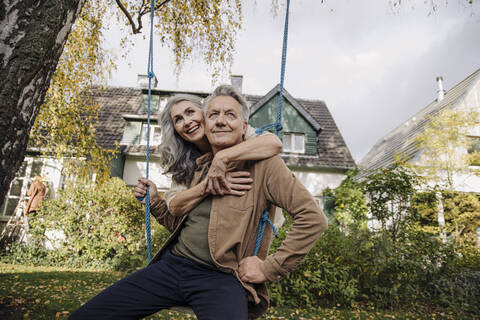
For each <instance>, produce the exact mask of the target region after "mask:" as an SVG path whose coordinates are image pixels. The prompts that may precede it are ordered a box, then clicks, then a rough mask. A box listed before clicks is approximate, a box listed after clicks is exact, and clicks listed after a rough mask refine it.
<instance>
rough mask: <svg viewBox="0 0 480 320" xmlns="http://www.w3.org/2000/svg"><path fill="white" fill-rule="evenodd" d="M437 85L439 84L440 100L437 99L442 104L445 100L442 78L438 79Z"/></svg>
mask: <svg viewBox="0 0 480 320" xmlns="http://www.w3.org/2000/svg"><path fill="white" fill-rule="evenodd" d="M437 83H438V91H437V93H438V98H437V102H440V101H442V100H443V96H444V94H445V90H443V77H442V76H440V77H437Z"/></svg>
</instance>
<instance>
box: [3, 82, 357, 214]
mask: <svg viewBox="0 0 480 320" xmlns="http://www.w3.org/2000/svg"><path fill="white" fill-rule="evenodd" d="M139 80H140V83H141V85H140V87H138V88H125V87H107V88H98V89H97V90H95V91H94V93H93V98H94V100H95V101H96V102H98V103H99V105H100V106H101V111H100V114H99V119H98V120H99V122H98V126H97V139H98V141H99V143H100V144H101V145H102V146H103V147H107V148H117V146H120V152H119V154H118V157H117V158H116V159H115V160H114V161H113V162H112V166H111V175H112V176H116V177H120V178H122V179H123V180H124V181H125V183H126V184H127V185H130V186H133V185H135V184H136V183H137V179H138V177H141V176H145V172H146V159H145V154H146V140H147V139H146V138H147V137H146V135H147V114H146V111H147V99H148V94H147V93H148V91H147V89H146V88H145V80H148V79H147V78H146V76H139ZM232 83H233V84H236V86H237V87H238V88H239V90H241V84H242V77H241V76H233V77H232ZM178 93H189V94H196V95H199V96H202V97H206V96H207V95H208V93H207V92H195V91H175V90H162V89H157V88H154V89H152V96H151V114H152V115H151V130H150V138H151V139H150V141H151V142H150V151H151V152H150V169H149V172H150V179H152V180H153V181H155V182H156V183H157V185H158V189H159V190H160V191H165V190H167V189H168V188H169V187H170V178H169V177H168V176H166V175H164V174H163V173H162V169H161V168H160V165H159V154H158V144H159V142H160V137H161V127H160V126H159V124H158V121H157V119H158V115H159V114H160V112H161V111H162V110H163V108H164V107H165V104H166V101H167V99H168V98H169V97H170V96H172V95H174V94H178ZM245 96H246V98H247V100H248V103H249V104H250V108H251V116H250V124H251V125H252V126H254V127H260V126H262V125H264V124H267V123H272V122H274V116H273V115H275V114H276V110H277V104H278V98H279V86H278V85H277V86H275V87H274V88H273V89H272V90H270V91H269V92H268V93H267V94H265V95H264V96H257V95H248V94H247V95H245ZM282 124H283V131H282V132H281V134H280V138H281V139H282V140H283V144H284V147H283V151H282V154H281V156H282V158H283V159H284V160H285V162H286V163H287V165H288V167H290V169H291V170H292V171H294V172H295V174H296V175H297V177H298V178H299V179H300V180H301V181H302V183H303V184H304V185H305V186H306V187H307V189H308V190H309V191H310V192H311V193H312V195H313V196H314V197H316V198H317V199H318V201H321V195H322V191H323V189H325V188H326V187H330V188H335V187H337V186H338V185H339V184H340V183H341V182H342V181H343V179H344V178H345V176H346V175H345V174H346V172H347V171H348V170H350V169H353V168H354V167H355V163H354V160H353V158H352V156H351V154H350V151H349V150H348V148H347V146H346V144H345V141H344V140H343V137H342V135H341V133H340V131H339V130H338V128H337V126H336V124H335V121H334V120H333V117H332V115H331V114H330V112H329V110H328V108H327V106H326V104H325V103H324V102H323V101H321V100H306V99H298V98H294V97H293V96H292V95H290V94H289V93H288V91H287V90H284V111H283V119H282ZM37 174H38V175H41V176H42V177H44V179H45V180H47V181H48V189H49V190H50V194H49V196H50V197H54V196H55V191H56V190H58V189H59V188H62V185H63V184H64V183H65V177H64V176H63V175H62V164H61V161H60V160H57V159H49V158H44V157H41V156H40V155H39V153H38V152H35V150H28V151H27V156H26V157H25V161H24V163H23V165H22V168H21V169H20V170H19V172H18V173H17V177H16V178H15V180H14V181H13V182H12V186H11V188H10V191H9V193H8V196H7V201H5V202H4V205H3V206H2V208H1V210H0V221H3V223H5V221H8V219H9V217H10V216H11V215H12V214H14V212H17V213H19V212H21V207H22V204H23V203H24V199H25V193H26V191H27V188H28V186H29V184H30V183H31V180H32V178H33V177H34V176H35V175H37ZM15 210H16V211H15Z"/></svg>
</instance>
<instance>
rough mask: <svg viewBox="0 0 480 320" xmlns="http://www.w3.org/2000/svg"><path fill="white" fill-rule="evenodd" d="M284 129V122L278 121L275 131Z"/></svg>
mask: <svg viewBox="0 0 480 320" xmlns="http://www.w3.org/2000/svg"><path fill="white" fill-rule="evenodd" d="M282 130H283V126H282V123H281V122H277V123H276V124H275V131H276V132H280V131H282Z"/></svg>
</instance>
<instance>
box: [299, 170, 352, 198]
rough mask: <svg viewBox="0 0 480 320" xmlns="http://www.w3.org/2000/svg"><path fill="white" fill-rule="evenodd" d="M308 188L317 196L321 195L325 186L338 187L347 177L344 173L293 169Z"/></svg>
mask: <svg viewBox="0 0 480 320" xmlns="http://www.w3.org/2000/svg"><path fill="white" fill-rule="evenodd" d="M292 171H293V172H294V173H295V176H296V177H297V178H298V179H299V180H300V182H302V183H303V185H304V186H305V187H306V188H307V190H308V191H309V192H310V193H311V194H312V195H313V196H315V197H320V196H321V195H322V191H323V190H324V189H325V188H327V187H328V188H332V189H333V188H336V187H338V186H339V185H340V183H342V181H343V180H344V179H345V178H346V177H347V176H346V175H345V174H343V173H331V172H321V171H320V172H308V171H298V170H297V171H296V170H292Z"/></svg>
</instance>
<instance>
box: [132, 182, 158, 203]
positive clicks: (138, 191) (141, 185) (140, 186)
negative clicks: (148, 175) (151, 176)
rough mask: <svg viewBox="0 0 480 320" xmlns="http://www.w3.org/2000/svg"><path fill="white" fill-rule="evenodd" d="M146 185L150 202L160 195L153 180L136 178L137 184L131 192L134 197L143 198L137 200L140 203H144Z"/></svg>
mask: <svg viewBox="0 0 480 320" xmlns="http://www.w3.org/2000/svg"><path fill="white" fill-rule="evenodd" d="M147 186H148V192H149V193H150V203H152V202H153V200H155V199H157V198H159V197H160V195H159V194H158V191H157V186H156V185H155V183H153V181H151V180H148V179H145V178H138V182H137V185H136V186H135V189H134V190H133V194H134V195H135V197H137V199H138V198H143V200H141V201H140V200H139V201H140V202H141V203H143V204H145V198H144V197H145V195H146V194H147Z"/></svg>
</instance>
